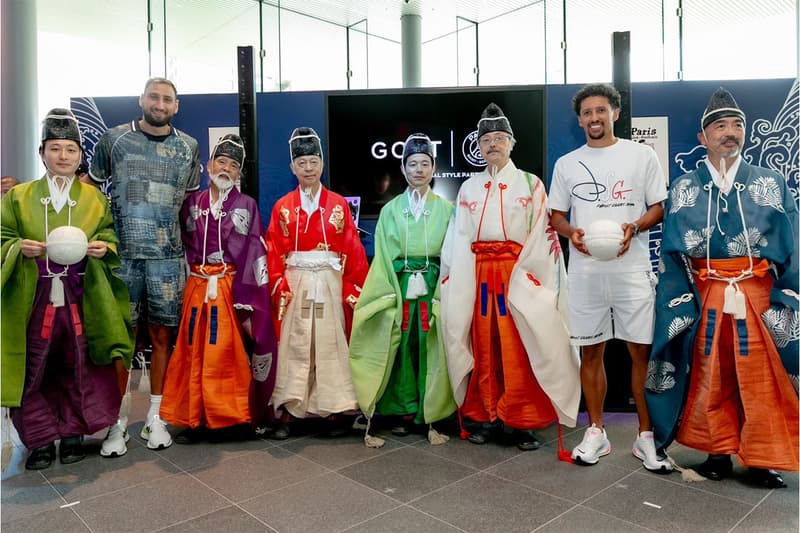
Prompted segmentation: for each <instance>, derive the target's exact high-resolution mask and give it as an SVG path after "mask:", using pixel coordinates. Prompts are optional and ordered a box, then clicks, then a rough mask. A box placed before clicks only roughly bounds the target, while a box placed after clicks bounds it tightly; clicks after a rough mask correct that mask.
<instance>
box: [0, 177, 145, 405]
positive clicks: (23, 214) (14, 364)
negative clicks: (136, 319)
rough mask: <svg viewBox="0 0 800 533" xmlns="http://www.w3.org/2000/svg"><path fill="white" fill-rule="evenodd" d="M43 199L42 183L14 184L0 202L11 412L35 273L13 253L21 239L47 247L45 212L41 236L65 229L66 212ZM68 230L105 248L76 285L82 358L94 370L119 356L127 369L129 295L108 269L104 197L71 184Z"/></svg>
mask: <svg viewBox="0 0 800 533" xmlns="http://www.w3.org/2000/svg"><path fill="white" fill-rule="evenodd" d="M49 196H50V189H49V187H48V185H47V180H46V179H39V180H36V181H32V182H28V183H24V184H21V185H17V186H16V187H14V188H12V189H11V190H10V191H8V192H7V193H6V194H5V195H4V196H3V200H2V229H1V230H0V242H1V243H2V278H0V286H1V287H2V289H1V292H2V300H0V301H1V302H2V355H0V369H2V391H0V403H2V405H3V406H4V407H17V406H19V404H20V401H21V398H22V387H23V384H24V383H25V358H26V345H27V337H26V332H27V327H28V320H29V318H30V315H31V310H32V308H33V303H34V296H35V294H36V286H37V283H38V280H39V269H38V267H37V265H36V260H35V259H34V258H29V257H25V256H23V255H22V253H21V251H20V243H21V241H22V240H23V239H32V240H35V241H40V242H46V241H47V235H46V232H45V216H44V215H45V213H44V209H47V210H48V213H47V219H48V220H47V222H48V230H49V231H52V230H53V229H54V228H57V227H59V226H65V225H67V224H68V219H69V211H70V208H69V207H68V206H64V207H63V208H62V209H61V212H60V213H56V212H55V210H54V209H53V208H52V207H51V206H49V205H48V206H45V205H44V204H42V202H41V199H42V198H48V197H49ZM69 197H70V200H74V201H75V202H77V203H76V205H75V206H74V207H72V225H73V226H77V227H79V228H81V229H82V230H83V231H84V232H85V233H86V235H87V238H88V239H89V242H92V241H104V242H105V243H106V244H107V245H108V252H107V253H106V255H105V257H103V258H102V259H95V258H92V257H89V258H88V261H87V263H86V270H85V275H84V278H83V283H84V293H83V298H82V306H83V320H84V328H85V332H86V337H87V341H88V343H89V354H90V357H91V359H92V362H93V363H94V364H96V365H107V364H110V363H111V361H112V360H113V359H114V358H117V357H121V358H122V360H123V361H124V362H125V365H126V366H128V367H130V362H131V357H132V356H133V349H134V343H133V329H132V327H131V320H130V301H129V298H128V289H127V287H126V286H125V284H124V283H123V281H122V280H121V279H119V278H118V277H117V276H116V275H115V274H114V273H113V270H114V269H116V268H119V264H120V262H119V256H118V255H117V244H118V242H119V241H118V240H117V236H116V235H115V233H114V222H113V220H112V218H111V210H110V208H109V204H108V200H107V199H106V197H105V196H104V195H103V194H102V193H101V192H100V191H99V190H98V189H96V188H95V187H93V186H91V185H86V184H84V183H81V182H80V181H78V180H77V179H76V180H74V181H73V182H72V186H71V187H70V192H69Z"/></svg>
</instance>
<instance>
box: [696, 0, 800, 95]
mask: <svg viewBox="0 0 800 533" xmlns="http://www.w3.org/2000/svg"><path fill="white" fill-rule="evenodd" d="M796 10H797V2H796V0H750V1H747V2H729V1H723V0H683V62H684V63H683V65H684V79H687V80H689V79H691V80H717V79H742V78H784V77H786V78H792V77H795V76H797V26H796V21H797V18H796V17H797V11H796Z"/></svg>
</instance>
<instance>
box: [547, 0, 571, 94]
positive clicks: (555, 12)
mask: <svg viewBox="0 0 800 533" xmlns="http://www.w3.org/2000/svg"><path fill="white" fill-rule="evenodd" d="M565 1H566V0H544V1H543V3H544V11H545V14H544V16H545V24H544V31H545V59H546V62H547V64H546V71H547V72H546V73H545V83H552V84H559V83H566V79H565V77H564V75H565V73H564V49H563V48H562V46H561V43H562V42H563V41H564V39H565V37H566V36H565V35H564V2H565Z"/></svg>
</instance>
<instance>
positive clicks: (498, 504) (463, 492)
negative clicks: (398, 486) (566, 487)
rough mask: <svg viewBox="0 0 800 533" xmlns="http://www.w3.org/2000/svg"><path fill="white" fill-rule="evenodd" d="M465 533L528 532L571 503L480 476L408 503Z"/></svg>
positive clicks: (497, 479)
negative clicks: (479, 532) (469, 532)
mask: <svg viewBox="0 0 800 533" xmlns="http://www.w3.org/2000/svg"><path fill="white" fill-rule="evenodd" d="M410 506H411V507H414V508H416V509H419V510H421V511H424V512H426V513H428V514H430V515H432V516H435V517H437V518H439V519H441V520H443V521H445V522H447V523H449V524H452V525H454V526H456V527H458V528H460V529H463V530H464V531H476V532H477V531H481V532H483V531H502V532H503V533H512V532H528V531H533V530H534V529H535V528H536V527H538V526H540V525H542V524H544V523H545V522H547V521H548V520H551V519H552V518H555V517H556V516H558V515H559V514H561V513H563V512H564V511H566V510H567V509H569V508H570V507H571V506H572V504H571V503H569V502H567V501H564V500H560V499H558V498H554V497H552V496H548V495H546V494H542V493H541V492H538V491H535V490H533V489H529V488H527V487H523V486H521V485H519V484H517V483H513V482H511V481H506V480H504V479H500V478H497V477H495V476H491V475H489V474H484V473H479V474H476V475H474V476H471V477H469V478H467V479H464V480H462V481H459V482H458V483H454V484H453V485H450V486H448V487H445V488H443V489H441V490H438V491H436V492H435V493H433V494H428V495H426V496H425V497H424V498H420V499H418V500H416V501H413V502H411V503H410Z"/></svg>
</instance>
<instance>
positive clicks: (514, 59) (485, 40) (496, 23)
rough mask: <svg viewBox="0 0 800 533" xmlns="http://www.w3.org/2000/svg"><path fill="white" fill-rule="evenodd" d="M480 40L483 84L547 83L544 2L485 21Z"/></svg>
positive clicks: (481, 82)
mask: <svg viewBox="0 0 800 533" xmlns="http://www.w3.org/2000/svg"><path fill="white" fill-rule="evenodd" d="M478 39H479V41H480V43H479V46H480V51H479V54H480V84H481V85H482V86H483V85H514V84H538V83H544V81H545V47H544V45H545V40H544V4H543V2H539V3H536V4H532V5H530V6H527V7H524V8H522V9H517V10H516V11H512V12H510V13H507V14H505V15H502V16H500V17H497V18H494V19H490V20H487V21H486V22H482V23H481V24H479V25H478Z"/></svg>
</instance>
